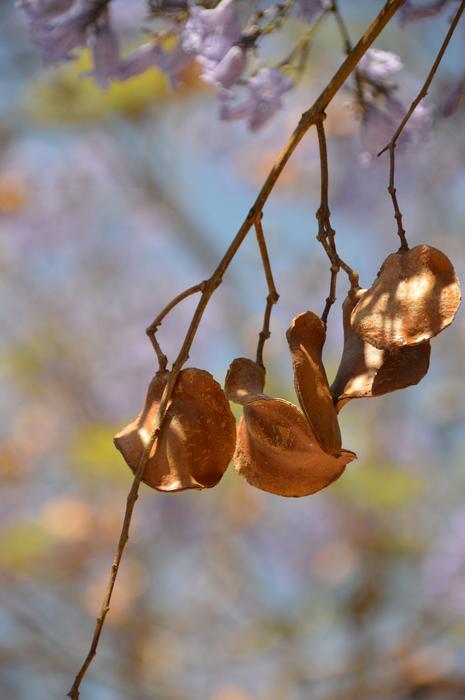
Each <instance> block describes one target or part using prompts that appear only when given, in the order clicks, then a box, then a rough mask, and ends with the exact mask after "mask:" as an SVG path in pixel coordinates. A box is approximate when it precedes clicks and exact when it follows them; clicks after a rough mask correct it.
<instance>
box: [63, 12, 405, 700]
mask: <svg viewBox="0 0 465 700" xmlns="http://www.w3.org/2000/svg"><path fill="white" fill-rule="evenodd" d="M404 3H405V0H387V2H386V4H385V5H384V7H383V8H382V10H381V11H380V12H379V14H378V15H377V16H376V18H375V19H374V21H373V22H372V24H371V25H370V27H369V28H368V29H367V31H366V32H365V34H364V35H363V36H362V37H361V39H360V40H359V42H358V43H357V45H356V46H355V47H354V49H353V50H352V52H351V53H350V55H349V56H347V58H346V59H345V60H344V61H343V63H342V64H341V66H340V67H339V69H338V70H337V71H336V73H335V74H334V76H333V77H332V78H331V80H330V81H329V83H328V84H327V85H326V87H325V88H324V90H323V92H322V93H321V94H320V96H319V97H318V98H317V100H316V101H315V103H314V104H313V105H312V107H310V109H308V110H307V111H306V112H304V113H303V114H302V117H301V119H300V121H299V123H298V125H297V127H296V128H295V130H294V132H293V134H292V136H291V138H290V139H289V141H288V143H287V144H286V146H285V147H284V149H283V151H282V152H281V154H280V155H279V157H278V159H277V161H276V162H275V164H274V165H273V167H272V169H271V171H270V173H269V174H268V177H267V178H266V180H265V182H264V184H263V187H262V188H261V190H260V192H259V194H258V196H257V199H256V200H255V203H254V204H253V206H252V208H251V209H250V211H249V213H248V214H247V216H246V218H245V220H244V222H243V224H242V225H241V227H240V228H239V230H238V232H237V234H236V235H235V237H234V239H233V241H232V243H231V244H230V246H229V248H228V249H227V251H226V253H225V254H224V256H223V258H222V259H221V261H220V263H219V265H218V267H217V268H216V270H215V271H214V272H213V274H212V276H211V277H210V278H209V279H208V280H206V281H205V282H204V283H202V284H203V287H202V292H201V297H200V300H199V302H198V304H197V308H196V310H195V312H194V316H193V318H192V321H191V323H190V325H189V328H188V331H187V334H186V337H185V338H184V342H183V343H182V346H181V349H180V351H179V354H178V357H177V358H176V360H175V362H174V364H173V367H172V369H171V372H170V375H169V377H168V381H167V384H166V386H165V389H164V392H163V395H162V398H161V401H160V406H159V409H158V413H157V417H156V419H155V423H154V426H153V430H152V434H151V436H150V439H149V441H148V443H147V445H146V447H145V449H144V452H143V454H142V457H141V459H140V462H139V465H138V467H137V470H136V472H135V474H134V479H133V482H132V486H131V489H130V491H129V494H128V497H127V501H126V511H125V514H124V520H123V525H122V528H121V533H120V536H119V539H118V544H117V549H116V554H115V558H114V561H113V565H112V567H111V571H110V576H109V581H108V586H107V590H106V592H105V595H104V598H103V602H102V606H101V610H100V613H99V616H98V617H97V620H96V624H95V629H94V634H93V638H92V642H91V646H90V649H89V652H88V654H87V656H86V658H85V659H84V662H83V664H82V666H81V668H80V670H79V672H78V674H77V676H76V678H75V680H74V683H73V685H72V687H71V690H70V691H69V693H68V697H69V698H71V700H78V698H79V688H80V685H81V682H82V679H83V678H84V676H85V674H86V672H87V670H88V668H89V666H90V664H91V663H92V660H93V658H94V657H95V655H96V653H97V647H98V643H99V639H100V635H101V633H102V629H103V625H104V622H105V617H106V615H107V614H108V610H109V609H110V602H111V596H112V593H113V589H114V586H115V581H116V577H117V575H118V570H119V566H120V563H121V558H122V555H123V552H124V549H125V546H126V544H127V541H128V539H129V527H130V524H131V519H132V513H133V511H134V506H135V504H136V501H137V498H138V494H139V486H140V482H141V480H142V476H143V473H144V470H145V466H146V463H147V460H148V458H149V455H150V453H151V451H152V448H153V446H154V444H155V441H156V439H157V437H158V434H159V432H160V428H161V425H162V423H163V420H164V418H165V415H166V412H167V410H168V407H169V403H170V400H171V396H172V394H173V391H174V388H175V386H176V381H177V379H178V375H179V372H180V371H181V369H182V366H183V365H184V363H185V362H186V361H187V359H188V357H189V351H190V348H191V345H192V343H193V341H194V337H195V334H196V332H197V329H198V327H199V324H200V321H201V319H202V316H203V314H204V311H205V309H206V307H207V304H208V301H209V299H210V297H211V296H212V294H213V293H214V291H215V289H216V288H217V287H218V286H219V285H220V284H221V281H222V279H223V275H224V273H225V272H226V270H227V268H228V267H229V265H230V263H231V261H232V260H233V258H234V256H235V255H236V253H237V251H238V250H239V247H240V245H241V243H242V242H243V240H244V239H245V238H246V236H247V234H248V232H249V231H250V229H251V228H252V226H253V225H254V224H255V221H256V220H257V219H258V217H259V216H260V213H261V212H262V210H263V207H264V205H265V202H266V201H267V199H268V197H269V195H270V194H271V192H272V190H273V188H274V186H275V184H276V182H277V181H278V179H279V177H280V175H281V173H282V171H283V170H284V167H285V166H286V164H287V162H288V160H289V158H290V157H291V155H292V154H293V152H294V151H295V149H296V148H297V146H298V145H299V143H300V141H301V140H302V138H303V137H304V135H305V134H306V133H307V131H308V130H309V128H310V127H311V126H312V125H313V124H315V123H316V122H317V121H318V120H319V119H320V115H321V114H322V113H323V112H324V111H325V109H326V108H327V106H328V105H329V103H330V102H331V100H332V99H333V97H334V96H335V95H336V93H337V92H338V91H339V89H340V88H341V87H342V85H343V84H344V83H345V81H346V80H347V78H348V77H349V75H350V74H351V73H352V71H353V70H354V69H355V67H356V66H357V64H358V62H359V61H360V59H361V58H362V56H363V55H364V53H365V52H366V50H367V49H368V48H369V47H370V46H371V44H372V43H373V42H374V41H375V39H376V38H377V36H378V35H379V34H380V33H381V31H382V30H383V29H384V27H385V26H386V24H387V23H388V22H389V20H390V19H391V18H392V17H393V16H394V14H395V13H396V12H397V10H398V9H399V8H400V7H402V5H403V4H404Z"/></svg>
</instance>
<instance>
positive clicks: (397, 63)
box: [358, 49, 402, 83]
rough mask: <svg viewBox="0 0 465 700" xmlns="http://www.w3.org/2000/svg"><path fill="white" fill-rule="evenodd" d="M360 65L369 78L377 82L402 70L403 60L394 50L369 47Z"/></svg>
mask: <svg viewBox="0 0 465 700" xmlns="http://www.w3.org/2000/svg"><path fill="white" fill-rule="evenodd" d="M358 65H359V68H360V70H362V71H363V72H364V73H365V75H366V76H367V78H369V79H370V80H373V82H375V83H379V82H382V81H383V80H386V78H390V77H391V76H392V75H394V73H397V72H398V71H400V70H401V68H402V61H401V60H400V58H399V56H397V54H395V53H392V51H382V50H381V49H368V51H367V52H366V53H365V55H364V56H363V57H362V58H361V60H360V63H359V64H358Z"/></svg>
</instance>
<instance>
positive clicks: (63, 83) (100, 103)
mask: <svg viewBox="0 0 465 700" xmlns="http://www.w3.org/2000/svg"><path fill="white" fill-rule="evenodd" d="M91 68H92V64H91V57H90V53H89V51H82V52H81V54H80V55H79V58H78V59H77V60H76V61H72V62H71V63H68V64H66V65H64V66H61V67H59V68H54V69H53V70H50V71H48V72H47V73H46V74H45V75H44V76H43V77H42V78H41V79H39V80H36V81H35V82H34V84H33V86H32V87H31V89H30V93H29V94H28V95H27V96H26V101H25V109H26V112H27V116H28V117H29V118H30V119H32V120H33V121H39V122H48V123H49V122H51V123H56V122H59V123H60V124H84V123H86V122H89V121H95V120H99V119H104V118H107V117H111V116H112V115H115V114H116V115H118V114H119V115H123V116H125V117H129V118H134V119H136V118H138V117H140V116H142V115H143V114H144V113H145V112H146V111H147V110H148V109H149V108H150V107H151V106H152V105H153V104H154V103H156V102H158V101H160V100H161V99H166V98H167V97H169V96H170V94H172V90H171V89H170V88H169V86H168V84H167V80H166V78H165V76H164V75H163V73H162V72H161V71H159V70H157V69H155V68H152V69H150V70H148V71H146V72H145V73H143V74H142V75H138V76H135V77H133V78H130V79H129V80H126V81H124V82H118V81H115V82H113V83H111V84H110V85H109V87H108V88H107V90H102V89H101V88H100V87H98V85H96V84H95V83H94V82H93V80H92V79H91V78H83V77H82V74H83V73H86V72H88V71H90V70H91Z"/></svg>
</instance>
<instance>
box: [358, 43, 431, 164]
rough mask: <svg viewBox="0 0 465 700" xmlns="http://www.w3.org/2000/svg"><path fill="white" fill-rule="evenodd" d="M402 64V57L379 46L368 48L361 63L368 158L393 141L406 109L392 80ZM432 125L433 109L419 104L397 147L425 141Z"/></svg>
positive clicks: (363, 118) (364, 126)
mask: <svg viewBox="0 0 465 700" xmlns="http://www.w3.org/2000/svg"><path fill="white" fill-rule="evenodd" d="M402 67H403V66H402V61H401V60H400V58H399V56H397V55H396V54H395V53H393V52H392V51H382V50H380V49H368V51H367V52H366V54H365V55H364V56H363V58H362V59H361V61H360V63H359V70H360V76H361V79H362V84H363V87H364V104H363V110H362V144H363V147H364V149H365V153H366V154H367V156H368V158H369V156H370V155H374V154H376V153H378V152H379V151H380V150H381V149H382V148H384V146H385V145H386V144H387V143H388V142H389V141H390V140H391V138H392V136H393V135H394V133H395V131H396V129H397V127H398V125H399V123H400V122H401V121H402V119H403V117H404V115H405V113H406V111H407V108H406V106H405V105H404V104H403V103H402V102H401V101H400V99H399V98H398V97H397V94H396V92H397V85H395V84H393V83H391V82H390V80H391V78H392V76H393V75H395V74H396V73H398V72H399V71H400V70H401V69H402ZM431 126H432V109H431V107H429V106H427V105H425V104H423V103H420V104H419V105H418V106H417V108H416V110H415V111H414V113H413V114H412V116H411V118H410V119H409V121H408V123H407V126H406V127H405V129H404V131H403V133H402V135H401V137H400V139H399V142H398V146H399V147H400V148H402V147H404V148H405V146H406V145H407V144H409V143H411V144H416V143H421V142H423V141H425V140H426V139H427V138H428V136H429V134H430V130H431ZM364 160H366V158H364Z"/></svg>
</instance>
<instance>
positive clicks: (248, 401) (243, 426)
mask: <svg viewBox="0 0 465 700" xmlns="http://www.w3.org/2000/svg"><path fill="white" fill-rule="evenodd" d="M263 384H264V371H263V369H262V368H261V367H259V366H258V365H257V364H256V363H255V362H253V361H252V360H247V359H245V358H238V359H236V360H234V362H233V363H232V364H231V366H230V368H229V372H228V376H227V377H226V384H225V391H226V395H227V396H228V398H230V399H231V400H232V401H237V402H238V403H241V404H242V405H243V407H244V412H243V416H242V418H241V420H240V422H239V426H238V429H237V442H236V452H235V454H234V462H235V466H236V470H237V471H238V472H239V474H241V475H242V476H244V477H245V478H246V479H247V481H248V482H249V484H251V485H252V486H256V487H257V488H259V489H262V490H263V491H268V492H269V493H274V494H276V495H278V496H308V495H309V494H312V493H316V492H317V491H320V490H321V489H323V488H325V486H328V485H329V484H330V483H331V482H332V481H334V480H335V479H337V478H338V477H339V476H340V475H341V474H342V472H343V471H344V469H345V466H346V464H348V463H349V462H351V461H352V460H353V459H355V457H356V455H355V454H354V453H353V452H348V451H345V450H343V451H342V452H341V453H340V455H339V456H338V457H334V456H332V455H330V454H327V453H326V452H325V451H324V450H323V448H322V447H321V445H320V443H319V441H318V440H317V438H316V436H315V434H314V432H313V430H312V427H311V426H310V424H309V423H308V422H307V420H306V419H305V416H304V415H303V413H302V412H301V411H299V409H298V408H297V407H296V406H294V405H293V404H291V403H289V402H288V401H284V399H272V398H270V397H268V396H266V394H263V393H262V391H263Z"/></svg>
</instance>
